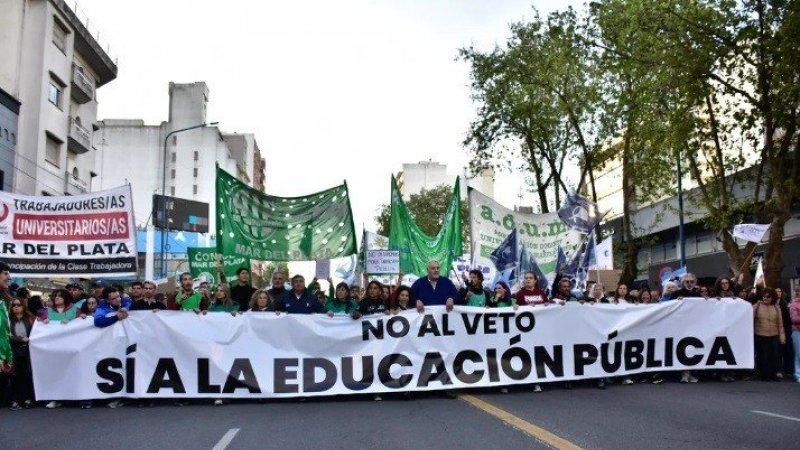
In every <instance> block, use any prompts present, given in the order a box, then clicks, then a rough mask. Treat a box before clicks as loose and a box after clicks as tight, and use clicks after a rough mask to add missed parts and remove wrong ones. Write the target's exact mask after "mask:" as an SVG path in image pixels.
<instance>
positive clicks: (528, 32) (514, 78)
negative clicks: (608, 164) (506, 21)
mask: <svg viewBox="0 0 800 450" xmlns="http://www.w3.org/2000/svg"><path fill="white" fill-rule="evenodd" d="M585 32H586V27H585V24H584V23H582V22H581V20H580V19H579V17H578V15H577V13H576V12H575V11H574V10H573V9H571V8H570V9H568V10H566V11H564V12H556V13H553V14H551V15H549V16H548V17H547V18H546V19H542V18H541V17H539V15H538V14H536V16H535V17H534V19H533V20H532V21H531V22H529V23H516V24H513V25H512V26H511V38H509V40H508V42H507V43H506V46H505V48H502V49H501V48H495V49H494V50H493V51H491V52H488V53H483V52H481V51H478V50H476V49H474V48H473V47H469V48H464V49H461V51H460V57H461V58H462V59H463V60H465V61H467V62H468V63H470V65H471V76H472V89H473V99H474V100H475V101H476V102H477V103H478V104H479V109H478V117H477V119H476V120H475V121H474V122H473V123H472V125H471V127H470V130H469V132H468V135H467V138H466V140H465V142H464V144H465V146H466V147H467V149H468V151H469V152H470V154H471V156H472V161H471V167H472V168H473V169H476V168H482V167H485V166H486V165H490V164H494V165H500V166H501V167H502V166H503V165H508V164H509V161H519V160H521V161H522V169H523V170H529V171H530V172H532V174H533V179H534V182H535V184H536V186H535V191H536V192H537V194H538V197H539V203H540V205H541V206H540V209H541V211H542V212H549V211H550V210H551V207H550V205H552V206H554V207H555V208H556V209H557V208H558V207H559V206H560V204H561V198H562V197H561V195H562V193H564V192H566V191H567V186H566V183H565V176H564V166H565V162H570V161H571V162H573V163H575V162H577V163H579V164H580V166H581V173H580V181H579V182H578V185H579V186H580V185H582V184H583V183H584V180H585V179H586V178H587V177H588V179H589V183H588V186H589V191H590V195H591V197H592V198H593V199H594V200H596V199H597V194H596V190H595V187H594V172H593V171H592V166H593V153H594V151H595V150H596V149H597V148H598V147H599V145H600V143H601V141H600V140H599V134H598V131H599V111H600V96H599V91H598V85H597V83H596V81H597V79H598V78H597V69H596V66H595V64H594V63H593V54H592V52H593V49H592V47H591V46H590V45H587V40H586V39H585V38H583V37H582V36H583V34H584V33H585ZM511 164H512V166H511V167H506V168H507V169H509V168H510V169H512V170H514V169H518V167H515V166H514V165H513V164H514V163H511ZM548 193H549V194H550V196H549V197H548Z"/></svg>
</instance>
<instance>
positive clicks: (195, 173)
mask: <svg viewBox="0 0 800 450" xmlns="http://www.w3.org/2000/svg"><path fill="white" fill-rule="evenodd" d="M194 177H195V178H197V167H195V168H194Z"/></svg>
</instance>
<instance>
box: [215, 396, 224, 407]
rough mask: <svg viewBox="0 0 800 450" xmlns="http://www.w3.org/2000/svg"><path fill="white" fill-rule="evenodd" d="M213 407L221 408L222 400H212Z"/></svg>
mask: <svg viewBox="0 0 800 450" xmlns="http://www.w3.org/2000/svg"><path fill="white" fill-rule="evenodd" d="M214 406H222V399H221V398H218V399H216V400H214Z"/></svg>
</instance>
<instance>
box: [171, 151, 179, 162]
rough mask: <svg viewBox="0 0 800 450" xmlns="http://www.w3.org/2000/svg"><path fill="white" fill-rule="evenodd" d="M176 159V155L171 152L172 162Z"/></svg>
mask: <svg viewBox="0 0 800 450" xmlns="http://www.w3.org/2000/svg"><path fill="white" fill-rule="evenodd" d="M177 157H178V155H176V154H175V152H172V162H175V160H176V158H177Z"/></svg>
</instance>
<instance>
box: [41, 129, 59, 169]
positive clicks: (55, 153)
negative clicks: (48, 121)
mask: <svg viewBox="0 0 800 450" xmlns="http://www.w3.org/2000/svg"><path fill="white" fill-rule="evenodd" d="M45 140H46V141H47V142H46V144H45V153H44V160H45V161H47V162H49V163H50V164H52V165H54V166H56V167H61V165H60V161H61V144H62V143H63V142H61V141H59V140H58V139H56V138H55V137H54V136H52V135H51V134H49V133H48V134H47V136H46V137H45Z"/></svg>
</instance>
